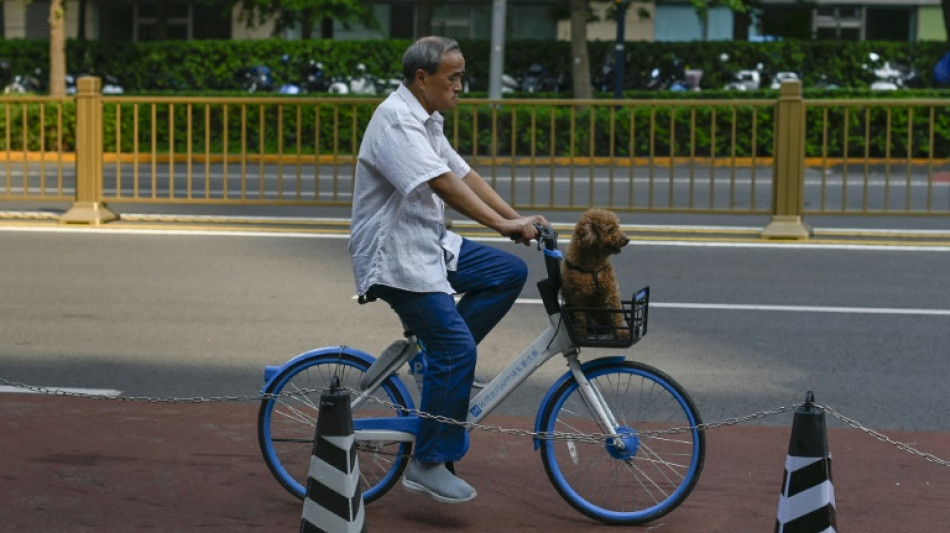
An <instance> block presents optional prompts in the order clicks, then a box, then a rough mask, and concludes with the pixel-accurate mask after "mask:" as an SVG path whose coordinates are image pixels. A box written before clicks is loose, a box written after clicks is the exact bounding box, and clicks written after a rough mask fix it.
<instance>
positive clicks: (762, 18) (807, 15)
mask: <svg viewBox="0 0 950 533" xmlns="http://www.w3.org/2000/svg"><path fill="white" fill-rule="evenodd" d="M760 13H761V14H759V15H758V16H757V21H758V22H759V24H760V28H759V29H760V31H761V34H762V36H763V37H767V38H773V37H774V38H781V39H811V36H812V27H811V20H812V10H811V9H810V8H809V7H806V6H804V5H778V6H770V5H765V6H764V7H763V8H762V11H761V12H760Z"/></svg>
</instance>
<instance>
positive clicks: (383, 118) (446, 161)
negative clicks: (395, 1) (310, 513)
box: [349, 36, 548, 503]
mask: <svg viewBox="0 0 950 533" xmlns="http://www.w3.org/2000/svg"><path fill="white" fill-rule="evenodd" d="M402 63H403V82H402V84H401V85H400V87H399V88H398V90H396V91H395V92H394V93H392V94H391V95H390V96H389V97H388V98H387V99H386V100H385V101H384V102H382V103H381V104H380V106H379V107H378V108H377V109H376V111H375V112H374V113H373V117H372V119H371V120H370V122H369V125H368V126H367V127H366V131H365V132H364V136H363V140H362V143H361V145H360V151H359V159H358V162H357V167H356V183H355V190H354V197H353V213H352V232H351V238H350V243H349V248H350V255H351V258H352V264H353V273H354V277H355V279H356V289H357V292H358V294H361V295H362V294H366V295H368V296H370V297H375V298H380V299H382V300H384V301H386V302H387V303H388V304H389V305H390V306H391V307H392V308H393V310H395V311H396V313H397V314H398V315H399V317H400V318H401V319H402V321H403V323H404V324H405V325H406V326H407V327H408V328H409V329H411V330H412V331H413V332H414V333H415V334H416V336H417V338H418V339H419V341H420V343H421V345H422V346H423V347H424V349H425V355H426V363H427V371H426V375H425V380H424V382H423V389H422V397H421V405H420V408H421V410H422V411H424V412H426V413H430V414H432V415H440V416H444V417H448V418H451V419H453V420H457V421H459V422H462V421H464V420H465V418H466V414H467V413H466V411H467V407H468V401H469V391H470V389H471V387H472V382H473V379H474V371H475V362H476V356H477V351H476V346H477V345H478V343H479V342H480V341H481V340H482V339H483V338H484V337H485V336H486V335H487V334H488V332H489V331H491V329H492V328H493V327H494V326H495V325H496V324H497V323H498V321H499V320H501V318H502V317H503V316H504V315H505V314H506V313H507V312H508V310H509V309H510V308H511V306H512V305H513V304H514V301H515V299H516V298H517V297H518V295H519V294H520V293H521V289H522V287H523V286H524V283H525V281H526V279H527V266H526V265H525V263H524V261H522V260H521V259H520V258H518V257H517V256H515V255H513V254H511V253H508V252H504V251H501V250H498V249H496V248H493V247H490V246H486V245H483V244H479V243H476V242H474V241H471V240H468V239H463V238H462V237H460V236H459V235H457V234H455V233H453V232H451V231H449V230H448V229H447V228H446V227H445V204H448V205H449V206H450V207H452V208H453V209H455V210H456V211H458V212H459V213H461V214H462V215H464V216H467V217H469V218H471V219H472V220H475V221H476V222H479V223H481V224H483V225H485V226H487V227H489V228H491V229H494V230H495V231H497V232H498V233H499V234H501V235H504V236H509V237H511V238H512V239H514V240H516V241H517V242H521V243H524V244H528V243H529V242H530V241H531V239H533V238H535V237H536V236H537V230H536V229H535V227H534V224H541V225H548V222H547V220H546V219H545V218H544V217H543V216H541V215H534V216H530V217H524V216H522V215H520V214H519V213H518V212H517V211H515V210H514V209H513V208H512V207H511V206H510V205H508V203H507V202H505V201H504V199H502V198H501V197H500V196H499V195H498V194H497V193H496V192H495V191H494V190H493V189H492V188H491V187H490V186H489V185H488V183H486V182H485V180H484V179H483V178H482V177H481V176H480V175H479V174H478V172H476V171H475V170H473V169H472V168H471V167H470V166H469V165H468V164H467V163H466V162H465V160H464V159H462V157H461V156H460V155H459V154H458V153H457V152H456V151H455V150H454V149H453V148H452V147H451V146H450V145H449V143H448V140H447V139H446V138H445V135H444V133H443V117H442V115H441V114H440V112H442V111H447V110H451V109H454V108H455V107H456V106H457V105H458V95H459V92H460V91H461V87H462V77H463V76H464V73H465V59H464V58H463V56H462V53H461V51H460V49H459V46H458V43H456V42H455V41H453V40H451V39H447V38H444V37H434V36H433V37H424V38H422V39H419V40H418V41H416V42H414V43H413V44H412V45H411V46H409V48H408V49H407V50H406V52H405V54H404V55H403V60H402ZM454 294H462V297H461V299H460V300H459V302H458V304H457V305H456V303H455V299H454V296H453V295H454ZM467 448H468V435H467V432H466V431H465V428H464V427H463V426H461V425H459V424H450V423H441V422H437V421H436V420H434V419H431V418H423V419H422V420H421V422H420V428H419V434H418V436H417V440H416V448H415V452H414V454H413V461H412V463H411V464H410V466H409V468H408V470H407V472H406V475H405V478H404V479H403V485H404V486H405V487H406V488H407V489H408V490H410V491H413V492H418V493H422V494H427V495H429V496H431V497H432V498H434V499H435V500H437V501H441V502H445V503H462V502H467V501H470V500H472V499H473V498H475V496H476V491H475V489H474V488H473V487H471V486H470V485H469V484H468V483H466V482H465V481H463V480H462V479H461V478H459V477H456V476H455V474H454V472H453V469H452V468H450V467H449V466H447V465H446V463H449V464H451V463H453V462H455V461H458V460H460V459H461V458H462V457H463V456H464V455H465V452H466V451H467Z"/></svg>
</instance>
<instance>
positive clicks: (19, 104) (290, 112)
mask: <svg viewBox="0 0 950 533" xmlns="http://www.w3.org/2000/svg"><path fill="white" fill-rule="evenodd" d="M78 85H79V93H78V95H77V96H76V97H75V98H65V99H51V98H45V97H4V98H2V99H0V128H2V132H0V143H2V146H0V171H2V172H3V173H4V176H3V179H2V180H0V200H37V199H43V200H55V201H67V202H73V208H72V209H71V210H69V212H67V213H66V215H64V216H63V217H62V221H63V222H68V223H91V224H98V223H102V222H106V221H108V220H111V219H113V218H115V216H116V215H115V214H114V213H113V212H111V211H110V210H109V208H108V207H107V204H108V203H123V204H125V203H166V204H172V203H174V204H230V205H251V204H255V205H275V206H279V205H306V206H346V205H349V203H350V201H351V191H352V186H353V173H354V168H355V167H354V161H355V154H356V153H357V151H358V149H359V139H360V136H361V133H362V131H363V129H364V128H365V126H366V123H367V121H368V120H369V117H370V116H371V114H372V111H373V109H374V108H375V106H376V105H377V104H378V103H379V101H380V99H379V98H374V99H367V98H330V99H327V98H309V97H308V98H287V97H276V96H274V97H260V96H254V97H227V98H222V97H190V96H189V97H145V96H102V95H100V94H99V81H98V79H96V78H82V79H80V80H79V84H78ZM941 104H942V101H939V100H934V101H929V100H928V101H922V100H883V99H882V100H813V101H806V100H803V99H802V94H801V85H800V84H799V83H798V82H789V83H786V84H784V85H783V87H782V90H781V93H780V95H779V98H778V99H753V100H698V99H664V100H527V99H518V100H502V101H492V100H485V99H463V101H462V104H460V106H459V108H458V109H457V110H455V111H452V112H450V113H447V114H446V134H447V135H448V136H449V139H450V141H451V142H452V143H453V145H454V146H455V147H456V149H458V150H459V152H460V153H461V154H462V155H463V156H465V157H466V158H467V159H468V160H469V161H470V162H471V163H472V165H473V166H475V167H476V168H478V169H479V170H480V172H481V173H482V175H483V176H485V177H486V178H487V179H488V180H489V181H490V182H491V183H492V185H493V186H494V187H495V188H496V190H498V191H499V193H500V194H502V195H503V196H504V197H506V198H507V199H508V200H509V201H510V202H511V203H512V204H513V205H515V206H516V207H519V208H525V209H527V208H530V209H532V210H539V211H548V210H560V209H565V210H567V209H582V208H586V207H589V206H599V207H607V208H610V209H614V210H617V211H627V212H668V213H723V214H725V213H729V214H758V215H771V217H772V222H771V223H770V224H769V225H768V227H766V228H765V230H764V231H763V235H764V236H765V237H770V238H795V239H801V238H807V237H808V236H809V234H810V229H809V228H808V226H807V224H805V223H804V222H803V220H802V218H803V216H804V215H806V214H834V215H839V214H846V215H847V214H874V215H878V214H887V215H893V214H899V215H907V214H913V215H920V214H925V215H950V192H948V187H947V186H946V185H947V184H946V183H945V181H944V176H945V174H946V173H945V172H944V170H943V169H944V168H945V166H946V165H947V159H946V153H941V146H945V144H946V140H942V139H939V138H936V137H939V135H938V134H937V131H938V128H937V126H938V125H939V124H941V123H945V122H947V121H948V120H950V117H948V110H947V106H945V105H941ZM73 106H75V109H74V110H73V109H72V107H73ZM71 117H75V123H73V122H72V118H71ZM832 132H834V133H832ZM941 143H943V144H941ZM855 169H858V171H857V172H856V171H855ZM816 174H817V177H816Z"/></svg>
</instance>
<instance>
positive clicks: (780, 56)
mask: <svg viewBox="0 0 950 533" xmlns="http://www.w3.org/2000/svg"><path fill="white" fill-rule="evenodd" d="M408 44H409V41H407V40H399V39H395V40H385V41H332V40H307V41H302V40H293V41H287V40H280V39H268V40H255V41H214V40H200V41H166V42H107V41H75V40H70V41H68V42H67V46H66V52H67V53H66V55H67V70H68V71H69V72H72V73H81V72H85V73H98V74H100V75H102V74H106V73H108V74H112V75H114V76H118V77H119V78H120V79H121V80H122V83H123V85H124V87H126V88H127V90H129V91H131V92H154V91H167V90H179V91H182V90H187V91H206V90H225V91H226V90H238V89H239V87H240V86H239V84H238V82H237V80H236V79H235V72H236V71H237V70H238V69H239V68H241V67H242V66H251V65H256V64H266V65H269V66H270V67H271V68H272V69H273V70H274V71H275V74H276V75H277V76H278V81H281V80H280V75H281V74H282V72H283V68H282V66H281V63H280V58H281V56H282V55H283V54H288V55H289V56H290V57H291V58H292V60H293V63H292V66H293V68H294V69H297V68H302V66H303V65H305V64H306V62H307V61H309V60H310V59H316V60H318V61H321V62H322V63H323V64H324V65H325V67H326V70H327V72H328V74H330V75H346V74H348V73H350V72H352V70H353V68H354V67H355V65H356V64H357V63H364V64H365V65H366V66H367V69H368V71H369V72H371V73H374V74H376V75H379V76H384V75H385V76H392V75H397V74H398V73H399V71H400V60H401V57H402V52H403V50H404V49H405V47H406V46H407V45H408ZM461 45H462V50H463V52H464V53H465V58H466V67H467V71H468V73H469V74H470V75H471V76H472V78H473V84H474V88H475V89H476V90H481V91H484V90H485V86H486V84H487V73H488V70H489V69H488V66H489V60H490V43H489V42H488V41H467V42H463V43H461ZM947 50H948V46H947V43H942V42H919V43H899V42H844V41H784V42H769V43H750V42H734V41H712V42H675V43H670V42H628V43H626V45H625V58H626V64H625V72H626V73H627V74H628V76H629V78H630V79H629V88H631V89H633V88H636V87H637V86H638V85H642V83H643V82H644V81H645V80H646V79H647V76H648V73H649V72H650V70H651V69H652V68H653V67H657V66H663V65H666V64H668V63H669V62H670V61H671V60H672V58H674V57H675V58H678V59H680V60H682V61H683V62H684V63H686V64H687V65H689V66H690V67H693V68H699V69H702V70H703V71H704V74H703V79H702V87H703V88H704V90H708V89H716V88H721V87H723V86H724V85H725V84H726V83H727V82H728V81H729V79H730V71H731V70H735V69H741V68H746V69H747V68H753V67H754V66H755V65H756V64H757V63H760V62H761V63H763V64H764V66H765V68H766V70H767V71H769V72H778V71H794V72H797V73H799V75H800V76H801V77H802V79H803V82H804V85H805V87H812V86H814V85H815V84H816V83H817V82H818V80H819V76H820V75H822V74H824V75H826V76H827V77H828V79H830V80H836V81H838V82H839V84H841V85H843V86H846V87H852V88H865V87H867V86H868V84H869V82H870V81H871V80H870V79H869V77H868V76H867V74H866V73H865V72H864V71H863V70H862V68H861V65H862V64H863V63H865V62H866V61H867V57H868V53H869V52H872V51H873V52H876V53H878V54H880V55H881V56H882V57H883V58H885V59H888V60H890V61H892V62H895V63H902V64H907V65H909V66H911V67H914V68H916V69H917V71H918V72H919V74H920V76H921V80H922V82H923V84H924V86H925V87H929V86H931V85H932V79H931V78H932V70H933V66H934V65H935V64H936V62H937V60H938V59H939V58H940V57H941V56H942V55H943V54H944V53H945V52H946V51H947ZM723 52H725V53H727V54H728V55H729V56H730V58H731V59H730V62H729V63H728V64H727V65H723V64H722V63H721V62H720V61H719V56H720V54H721V53H723ZM613 53H614V46H613V43H612V42H609V41H595V42H591V43H590V45H589V55H590V62H591V73H592V77H593V79H596V78H597V76H598V75H599V74H600V72H601V65H602V64H603V61H604V59H605V58H606V57H607V56H609V55H612V54H613ZM0 58H5V59H7V60H8V61H9V62H10V64H11V71H12V73H13V74H18V73H24V72H31V71H32V70H33V69H34V68H35V67H37V66H40V67H44V68H45V67H46V65H48V63H49V45H48V42H47V41H26V40H0ZM535 62H537V63H540V64H541V65H543V66H545V67H546V68H547V69H548V70H550V71H551V72H554V73H565V74H569V69H570V65H571V54H570V43H568V42H565V41H509V42H508V43H506V45H505V71H506V72H508V73H510V74H512V75H518V74H519V73H521V72H523V71H524V70H525V69H526V68H527V67H528V65H530V64H532V63H535ZM294 78H298V79H297V80H292V81H299V76H295V77H294ZM611 86H612V84H611ZM603 96H610V95H609V94H606V93H603Z"/></svg>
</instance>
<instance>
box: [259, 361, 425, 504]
mask: <svg viewBox="0 0 950 533" xmlns="http://www.w3.org/2000/svg"><path fill="white" fill-rule="evenodd" d="M367 368H368V365H367V363H366V362H365V361H363V360H362V359H360V358H359V357H356V356H353V355H350V354H347V353H338V354H336V353H334V354H322V355H317V356H314V357H310V358H304V359H302V360H300V361H299V362H297V363H295V364H294V365H292V366H290V367H288V368H286V369H285V370H283V371H282V372H281V373H280V374H278V375H277V377H275V378H274V379H273V380H272V381H271V385H270V386H269V387H268V388H267V389H266V390H264V393H265V394H271V395H274V396H276V397H267V398H264V399H262V400H261V407H260V411H258V417H257V436H258V442H259V444H260V447H261V454H262V455H263V456H264V461H265V462H266V463H267V467H268V468H269V469H270V471H271V473H272V474H273V475H274V477H275V478H276V479H277V481H279V482H280V484H281V485H282V486H283V487H284V488H285V489H287V490H288V491H289V492H290V493H291V494H293V495H294V496H296V497H298V498H301V499H302V498H303V497H304V496H306V492H307V488H306V487H307V473H308V471H309V467H310V457H311V455H312V453H313V438H314V435H315V432H316V424H317V416H318V414H319V411H320V409H319V405H320V396H321V395H322V394H323V393H324V392H326V391H329V390H330V383H331V380H332V379H333V377H334V376H339V377H340V383H341V385H342V386H343V387H344V389H347V390H359V380H360V376H362V375H363V373H365V372H366V369H367ZM301 391H305V392H306V393H305V394H304V393H301ZM373 398H375V399H377V400H381V401H385V402H387V403H381V402H380V401H376V400H374V399H373ZM373 398H369V399H367V400H366V401H364V402H363V403H362V404H361V405H359V406H358V407H353V408H352V409H351V410H352V414H353V418H354V419H355V418H358V417H387V416H405V415H406V412H405V411H401V410H400V409H398V408H396V407H392V405H395V406H399V407H400V408H404V407H406V406H407V405H406V400H405V398H403V396H402V394H401V393H400V391H399V390H398V389H397V388H396V387H395V386H394V385H393V383H392V380H387V381H385V382H383V385H382V386H381V387H380V388H379V389H377V390H376V391H375V392H374V394H373ZM355 447H356V450H357V456H358V457H359V471H360V483H361V486H362V488H363V501H364V502H366V503H369V502H371V501H373V500H375V499H376V498H378V497H379V496H382V495H383V494H385V493H386V491H388V490H389V489H390V488H392V486H393V485H395V483H396V482H397V481H398V480H399V478H400V476H401V475H402V472H403V470H405V468H406V465H407V464H408V458H409V455H410V453H411V451H412V444H411V443H408V442H384V441H379V442H366V441H359V440H358V441H356V444H355Z"/></svg>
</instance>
